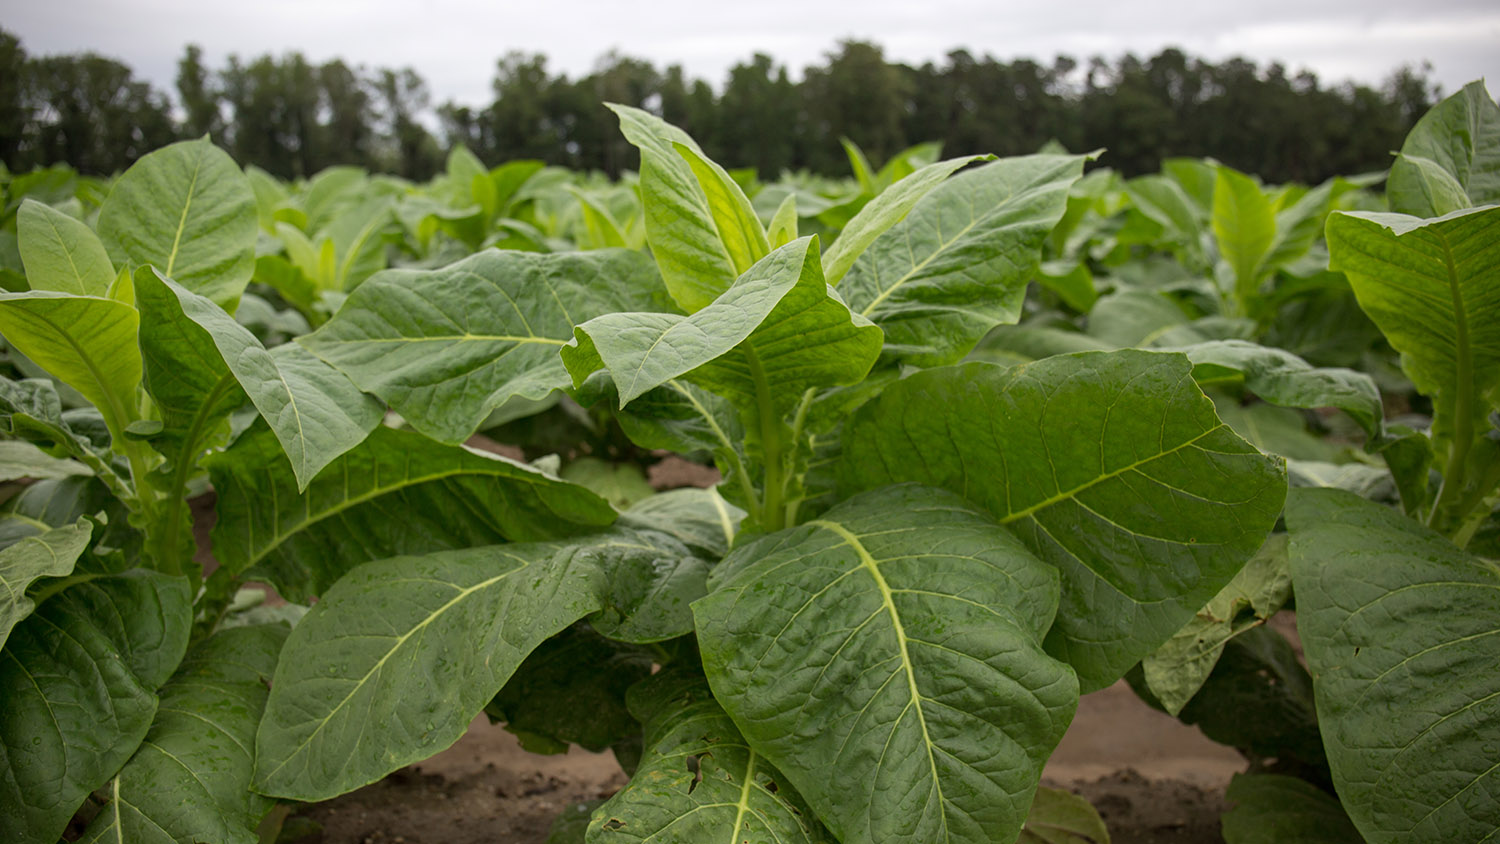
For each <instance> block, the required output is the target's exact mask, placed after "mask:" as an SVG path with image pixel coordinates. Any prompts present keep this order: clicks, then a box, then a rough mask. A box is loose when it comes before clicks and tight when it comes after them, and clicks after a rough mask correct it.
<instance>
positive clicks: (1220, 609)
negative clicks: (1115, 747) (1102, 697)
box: [1141, 533, 1292, 717]
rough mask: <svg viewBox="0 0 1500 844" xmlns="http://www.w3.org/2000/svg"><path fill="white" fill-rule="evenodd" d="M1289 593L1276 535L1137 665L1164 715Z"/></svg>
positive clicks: (1282, 543) (1281, 540)
mask: <svg viewBox="0 0 1500 844" xmlns="http://www.w3.org/2000/svg"><path fill="white" fill-rule="evenodd" d="M1291 593H1292V571H1291V567H1290V563H1289V562H1288V561H1287V546H1286V534H1284V533H1282V534H1276V535H1274V536H1272V537H1271V538H1270V539H1267V540H1266V544H1265V545H1263V546H1261V549H1260V551H1258V552H1256V554H1255V556H1253V557H1251V558H1250V562H1248V563H1246V564H1245V567H1244V568H1242V569H1240V571H1239V573H1238V574H1236V575H1235V576H1234V579H1233V580H1231V581H1229V585H1228V586H1225V587H1224V588H1223V589H1221V590H1219V594H1217V595H1215V596H1214V597H1213V598H1212V599H1211V600H1209V602H1208V603H1207V604H1206V605H1205V606H1204V607H1203V609H1201V610H1198V614H1197V615H1195V616H1193V618H1192V620H1191V621H1189V622H1188V623H1187V624H1185V625H1183V627H1182V629H1181V630H1178V631H1177V632H1176V633H1174V634H1172V638H1170V639H1168V640H1167V641H1166V644H1163V645H1162V646H1161V647H1159V648H1157V649H1156V651H1155V652H1153V653H1152V654H1151V655H1150V656H1147V657H1146V658H1145V659H1143V660H1141V667H1142V668H1143V669H1144V671H1145V675H1146V683H1147V685H1149V686H1150V687H1151V691H1152V693H1153V694H1155V695H1156V698H1157V700H1159V701H1160V702H1161V705H1162V708H1164V709H1166V710H1167V714H1168V715H1172V716H1174V717H1175V716H1176V715H1177V714H1178V713H1180V712H1182V708H1183V707H1184V706H1187V703H1188V701H1190V700H1192V699H1193V695H1195V694H1197V693H1198V689H1200V688H1202V686H1203V682H1204V681H1205V680H1207V679H1208V675H1209V674H1210V673H1211V672H1212V671H1213V670H1214V666H1215V665H1217V664H1218V662H1219V655H1220V654H1222V653H1223V652H1224V645H1225V644H1227V643H1228V642H1229V640H1230V639H1233V638H1234V637H1235V636H1238V635H1240V634H1242V633H1244V632H1245V631H1247V630H1250V629H1251V628H1254V627H1258V626H1260V625H1262V624H1264V623H1265V622H1266V620H1267V619H1269V618H1270V617H1271V616H1273V615H1275V614H1276V613H1277V611H1278V610H1280V609H1281V607H1282V605H1283V604H1285V603H1286V600H1287V598H1288V597H1290V596H1291Z"/></svg>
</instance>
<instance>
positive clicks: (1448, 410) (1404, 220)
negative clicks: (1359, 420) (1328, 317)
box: [1328, 207, 1500, 437]
mask: <svg viewBox="0 0 1500 844" xmlns="http://www.w3.org/2000/svg"><path fill="white" fill-rule="evenodd" d="M1328 253H1329V266H1331V267H1332V268H1333V269H1335V270H1339V271H1341V272H1343V273H1345V274H1347V275H1348V276H1349V284H1350V285H1351V286H1352V287H1353V288H1354V295H1355V297H1357V298H1358V299H1359V306H1360V307H1361V308H1363V309H1364V311H1365V313H1366V314H1369V316H1370V319H1371V320H1373V321H1374V322H1375V324H1376V325H1378V326H1379V327H1380V330H1381V331H1382V332H1383V333H1384V334H1385V337H1386V339H1387V340H1389V341H1390V343H1391V346H1393V347H1394V348H1395V349H1396V351H1398V352H1400V353H1401V366H1402V369H1403V370H1405V372H1406V374H1407V376H1408V377H1410V378H1411V380H1412V383H1413V384H1415V385H1416V387H1417V389H1418V390H1420V391H1421V392H1422V393H1423V394H1425V395H1428V396H1432V397H1433V401H1434V404H1435V405H1436V413H1437V417H1436V418H1435V419H1434V427H1435V430H1434V433H1435V434H1436V435H1437V436H1439V437H1445V436H1451V435H1452V433H1453V432H1454V430H1455V428H1457V426H1460V425H1464V424H1468V425H1470V426H1477V425H1482V421H1481V420H1482V418H1483V416H1484V414H1485V413H1486V412H1487V410H1486V407H1485V405H1486V403H1487V404H1488V405H1489V406H1491V407H1493V406H1495V405H1497V404H1500V392H1497V391H1500V319H1497V318H1496V317H1497V316H1500V285H1497V284H1495V283H1494V279H1495V274H1496V273H1497V272H1500V208H1493V207H1491V208H1481V209H1475V210H1471V211H1459V212H1455V213H1453V214H1450V215H1448V216H1446V217H1439V218H1437V219H1433V220H1420V219H1417V218H1416V217H1408V216H1405V215H1400V214H1382V213H1365V212H1358V213H1355V212H1350V213H1345V212H1339V213H1336V214H1334V215H1332V216H1331V217H1329V218H1328ZM1461 406H1466V407H1464V410H1460V409H1459V408H1460V407H1461ZM1459 415H1462V416H1464V417H1466V418H1464V419H1460V418H1458V416H1459ZM1481 430H1482V428H1481Z"/></svg>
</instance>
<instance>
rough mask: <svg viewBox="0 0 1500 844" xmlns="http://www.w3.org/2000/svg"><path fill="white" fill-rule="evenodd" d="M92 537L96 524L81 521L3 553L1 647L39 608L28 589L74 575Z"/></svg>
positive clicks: (0, 556) (0, 572) (0, 566)
mask: <svg viewBox="0 0 1500 844" xmlns="http://www.w3.org/2000/svg"><path fill="white" fill-rule="evenodd" d="M92 533H93V523H91V522H89V521H88V520H87V519H79V520H78V523H77V524H74V525H69V526H68V527H60V528H54V529H52V530H49V531H47V532H46V533H42V534H39V535H37V536H30V537H27V538H25V539H22V540H21V541H20V542H17V543H15V544H14V545H10V546H7V547H6V548H4V549H3V550H0V646H4V644H5V640H6V639H8V638H10V631H11V629H12V628H14V627H15V626H16V624H18V623H19V622H20V621H21V620H22V619H24V618H26V616H28V615H31V611H32V610H33V609H35V608H36V605H35V604H34V603H33V602H32V600H31V599H30V598H28V597H26V588H27V587H28V586H30V585H31V584H32V583H33V582H34V581H36V580H37V579H38V578H42V577H62V576H64V575H67V574H69V573H71V572H72V571H73V565H74V564H75V563H77V562H78V557H79V555H80V554H82V553H83V552H84V549H86V548H88V545H89V536H90V535H91V534H92Z"/></svg>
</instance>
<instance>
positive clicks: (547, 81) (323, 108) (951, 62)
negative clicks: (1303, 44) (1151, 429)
mask: <svg viewBox="0 0 1500 844" xmlns="http://www.w3.org/2000/svg"><path fill="white" fill-rule="evenodd" d="M176 89H177V90H176V96H175V98H174V97H172V96H169V95H168V94H167V93H166V92H163V91H161V90H159V89H157V88H155V87H154V86H152V85H151V84H149V83H148V82H146V81H144V80H141V79H138V78H137V77H136V76H135V75H134V73H133V72H132V70H131V69H130V68H129V67H127V66H126V65H124V64H122V63H121V62H119V61H116V60H114V59H110V58H106V57H103V56H99V55H97V54H94V53H83V54H75V55H59V56H39V57H31V56H28V55H27V54H26V51H25V49H24V48H23V46H22V44H21V42H20V40H19V39H18V38H16V37H15V36H14V35H12V34H10V33H8V32H5V31H4V30H0V159H3V161H4V163H5V165H6V166H7V167H8V168H10V169H11V171H13V172H16V171H23V170H28V169H30V168H32V167H36V166H43V165H49V164H54V163H62V162H66V163H68V164H70V165H72V166H73V167H75V168H77V169H79V170H80V171H83V172H87V173H95V174H109V173H113V172H118V171H120V170H123V169H124V168H125V167H128V166H129V165H130V164H131V162H133V161H134V160H136V159H137V158H139V157H140V156H142V155H144V154H146V153H147V152H150V151H151V150H153V149H156V148H157V147H160V146H162V145H164V144H167V143H170V142H172V141H174V140H177V139H180V138H189V137H200V136H202V135H204V134H208V135H210V136H212V137H213V139H214V141H215V142H217V143H218V144H219V145H220V146H223V147H224V148H225V149H227V150H229V151H230V152H231V153H232V154H233V155H234V156H235V158H236V159H237V160H239V161H240V162H241V163H242V164H254V165H256V166H258V167H261V168H263V169H265V170H267V171H269V172H271V173H273V174H275V175H277V176H280V177H282V178H286V179H291V178H297V177H302V176H308V175H310V174H312V173H315V172H317V171H319V170H321V169H323V168H325V167H329V166H332V165H337V164H352V165H357V166H361V167H365V168H369V169H372V170H377V171H382V172H388V173H394V174H397V175H401V176H406V177H408V178H413V179H426V178H429V177H431V176H432V175H433V174H434V173H436V172H437V171H438V170H439V169H440V168H441V167H442V162H443V159H444V157H445V155H446V152H447V150H449V149H451V148H453V147H454V146H456V145H458V144H463V145H465V146H467V147H468V148H469V149H470V150H471V151H473V152H474V153H475V154H477V155H478V156H479V157H480V158H481V159H483V160H484V161H486V162H488V163H489V164H491V165H494V164H498V163H499V162H502V161H507V160H511V159H516V158H535V159H540V160H543V161H546V162H547V163H549V164H559V165H563V166H567V167H572V168H576V169H585V170H602V171H605V172H607V173H609V174H611V175H618V174H619V172H620V171H621V170H623V169H628V168H632V167H634V166H635V163H636V157H635V152H634V150H633V148H632V147H630V145H629V144H628V143H626V142H625V140H624V139H623V138H622V137H621V136H620V134H619V132H618V130H617V128H616V121H615V119H614V116H613V115H612V114H611V113H610V112H609V111H608V110H607V109H605V108H604V107H603V106H602V103H604V102H620V103H625V104H628V105H635V106H640V107H643V108H647V109H650V110H652V111H654V112H656V113H658V114H660V115H662V116H663V117H664V118H666V119H667V120H668V121H671V122H673V123H676V124H678V125H680V126H681V127H682V128H683V129H685V130H686V131H688V132H689V133H690V134H692V135H693V136H694V137H695V138H697V139H698V140H699V142H700V143H701V144H702V145H703V147H704V148H705V151H706V152H708V154H709V155H710V156H712V157H713V158H714V159H716V160H719V161H724V162H726V163H728V164H731V165H733V166H741V167H754V168H756V169H757V170H759V172H760V173H761V174H762V175H763V176H765V177H767V178H775V177H776V176H777V175H778V174H780V173H781V172H782V171H783V170H803V169H805V170H808V171H811V172H814V173H820V174H825V175H830V176H843V175H847V174H848V173H849V164H848V162H847V160H846V158H845V156H844V153H843V150H842V148H841V146H840V144H839V139H840V138H849V139H852V140H854V141H855V142H856V143H858V144H859V145H860V146H861V147H863V148H864V150H865V151H866V153H867V154H868V155H869V157H870V159H871V160H872V161H874V162H875V163H876V164H877V165H878V164H879V163H880V161H883V160H884V159H885V158H886V157H888V156H890V155H892V154H894V153H895V152H897V151H899V150H901V149H903V148H905V147H907V146H910V145H912V144H915V143H919V142H923V141H941V142H942V143H943V147H944V153H945V154H947V155H957V154H962V153H972V152H993V153H997V154H1000V155H1015V154H1024V153H1028V152H1033V151H1035V150H1037V149H1039V148H1040V147H1042V146H1043V145H1045V144H1048V143H1050V142H1056V143H1060V144H1062V145H1063V146H1064V147H1066V148H1068V149H1071V150H1080V151H1081V150H1089V149H1095V148H1101V147H1102V148H1106V149H1107V150H1108V155H1107V157H1106V158H1105V159H1104V160H1105V162H1106V163H1108V164H1109V165H1110V166H1113V167H1115V168H1116V169H1119V170H1121V171H1123V172H1125V173H1126V174H1131V175H1134V174H1138V173H1145V172H1152V171H1155V170H1157V169H1158V167H1159V165H1160V162H1161V160H1162V159H1163V158H1165V157H1170V156H1195V157H1196V156H1211V157H1214V158H1217V159H1219V160H1220V161H1223V162H1224V163H1226V164H1230V165H1232V166H1234V167H1236V168H1239V169H1241V170H1245V171H1247V172H1253V173H1258V174H1260V175H1261V176H1262V177H1263V178H1265V179H1267V180H1269V181H1272V182H1283V181H1300V182H1307V183H1313V182H1318V181H1321V180H1323V179H1325V178H1327V177H1329V176H1332V175H1335V174H1352V173H1358V172H1364V171H1370V170H1379V169H1383V168H1384V167H1386V166H1387V165H1388V163H1389V156H1390V150H1393V149H1397V148H1399V147H1400V145H1401V140H1402V138H1403V137H1405V135H1406V133H1407V131H1408V130H1409V129H1410V128H1411V126H1412V124H1413V123H1414V122H1415V121H1416V119H1417V118H1418V117H1419V116H1421V115H1422V114H1423V113H1424V112H1425V111H1426V110H1427V108H1428V107H1429V106H1431V105H1432V104H1433V103H1435V102H1437V100H1438V99H1439V98H1440V96H1439V95H1440V93H1441V92H1440V90H1439V89H1438V88H1437V86H1436V85H1435V84H1433V83H1432V81H1431V80H1430V79H1429V77H1428V75H1427V71H1426V70H1425V69H1414V68H1411V67H1404V68H1400V69H1397V70H1395V71H1393V73H1392V74H1391V75H1390V77H1389V78H1388V79H1387V81H1386V82H1385V83H1384V84H1383V85H1381V86H1380V87H1378V88H1377V87H1370V86H1366V85H1360V84H1354V83H1342V84H1338V85H1325V84H1323V83H1322V82H1321V81H1320V80H1319V79H1318V77H1317V75H1316V74H1313V73H1311V72H1308V71H1303V72H1300V73H1296V74H1289V73H1288V71H1287V70H1286V68H1285V67H1283V66H1282V65H1280V64H1274V63H1273V64H1270V65H1268V66H1265V67H1262V66H1260V65H1258V64H1257V63H1255V62H1251V61H1247V60H1245V59H1239V58H1234V59H1229V60H1226V61H1221V62H1218V63H1214V62H1209V61H1206V60H1204V59H1200V58H1194V57H1190V56H1188V55H1186V54H1184V53H1183V52H1182V51H1180V50H1177V49H1171V48H1169V49H1165V50H1162V51H1161V52H1160V53H1158V54H1157V55H1155V56H1152V57H1150V58H1147V59H1140V58H1137V57H1136V56H1134V55H1125V56H1122V57H1119V58H1116V59H1114V60H1112V61H1111V60H1106V59H1104V58H1102V57H1095V58H1092V59H1090V60H1089V61H1088V62H1087V63H1085V64H1080V63H1079V62H1077V61H1076V60H1074V59H1072V58H1069V57H1066V56H1059V57H1057V58H1056V59H1055V60H1054V61H1053V62H1052V63H1051V64H1050V65H1046V64H1041V63H1038V62H1035V61H1032V60H1029V59H1018V60H1015V61H1011V62H1005V61H1001V60H998V59H995V58H993V57H991V56H975V55H973V54H971V53H970V52H968V51H966V50H955V51H953V52H951V53H949V54H948V55H947V56H946V57H945V59H944V60H943V61H942V62H940V63H934V62H929V63H926V64H923V65H921V66H920V67H912V66H909V65H904V64H900V63H897V62H891V61H888V60H887V59H886V57H885V55H884V53H883V51H882V49H881V48H880V47H879V46H878V45H876V44H872V43H868V42H864V41H844V42H841V43H840V44H838V45H837V46H836V47H835V48H834V49H833V50H831V51H830V52H829V53H827V54H826V56H825V61H824V62H823V63H822V64H817V65H813V66H811V67H808V68H805V69H804V72H803V74H802V78H801V79H800V80H797V81H793V79H792V77H791V75H790V73H789V71H788V69H787V67H786V66H785V65H782V64H777V63H776V62H775V61H774V60H773V59H772V58H771V57H770V56H767V55H763V54H756V55H754V56H753V57H751V58H750V59H749V60H747V61H744V62H741V63H739V64H737V65H735V66H734V67H733V68H732V69H731V70H730V72H729V75H728V78H727V80H726V81H725V82H724V84H723V85H722V87H721V89H720V90H715V89H714V88H713V87H712V86H710V85H709V84H708V83H707V82H705V81H704V80H702V79H690V78H688V77H687V75H686V74H685V73H684V72H683V69H682V68H681V66H678V65H672V66H669V67H667V68H666V69H665V70H661V69H659V68H657V67H656V66H655V65H653V64H652V63H650V62H648V61H644V60H641V59H637V58H632V57H629V56H625V55H621V54H619V53H615V52H611V53H608V54H606V55H604V56H603V57H601V58H600V59H599V60H598V62H597V64H596V66H595V68H594V69H593V71H592V72H591V73H588V74H586V75H584V76H581V77H579V78H576V79H570V78H569V77H568V76H567V75H566V74H562V73H555V72H553V71H551V70H549V69H548V67H547V59H546V57H545V56H542V55H540V54H533V53H520V52H512V53H509V54H507V55H505V56H504V57H502V58H500V59H499V60H498V62H497V64H496V69H495V75H494V78H493V81H492V91H493V94H494V99H493V100H492V102H491V103H490V104H489V105H487V106H483V107H476V106H469V105H460V104H457V103H453V102H445V103H442V104H440V105H437V106H435V107H434V106H433V104H432V97H431V93H430V91H429V89H428V87H427V84H426V83H425V81H424V80H423V79H422V77H421V76H420V75H419V74H418V73H417V72H416V71H415V70H413V69H411V68H399V69H392V68H374V69H370V68H366V67H363V66H350V65H348V64H346V63H345V62H343V61H341V60H333V61H329V62H324V63H322V64H317V63H313V62H310V61H308V60H307V58H306V57H304V56H303V55H302V54H301V53H297V52H291V53H286V54H283V55H281V56H276V55H272V54H265V55H261V56H259V57H256V58H253V59H249V60H241V59H240V58H239V57H238V56H233V55H232V56H230V57H229V58H228V59H227V61H226V62H225V64H224V65H223V66H221V67H218V68H210V67H208V66H207V65H206V64H205V63H204V60H203V54H202V50H201V49H200V48H198V47H196V46H191V45H190V46H188V47H186V48H185V50H184V52H183V55H182V57H181V59H180V60H179V62H178V73H177V79H176ZM429 126H431V127H433V128H429ZM434 129H435V131H434Z"/></svg>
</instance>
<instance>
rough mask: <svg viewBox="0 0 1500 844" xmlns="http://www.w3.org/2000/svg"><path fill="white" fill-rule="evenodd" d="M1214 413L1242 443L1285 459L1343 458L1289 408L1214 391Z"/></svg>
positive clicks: (1336, 446)
mask: <svg viewBox="0 0 1500 844" xmlns="http://www.w3.org/2000/svg"><path fill="white" fill-rule="evenodd" d="M1213 399H1214V408H1215V410H1214V412H1215V413H1217V414H1218V415H1219V419H1220V420H1222V421H1223V422H1224V424H1225V425H1228V426H1229V427H1230V428H1231V429H1233V430H1234V432H1235V433H1236V434H1238V435H1240V436H1241V437H1243V438H1244V439H1245V441H1246V442H1248V443H1250V444H1251V445H1253V446H1255V447H1256V448H1258V449H1260V450H1261V451H1263V452H1265V453H1266V454H1275V455H1277V456H1280V457H1285V458H1287V459H1288V460H1311V461H1319V462H1332V461H1335V460H1341V459H1347V455H1346V452H1347V451H1348V450H1349V449H1348V446H1340V445H1339V444H1337V443H1334V442H1331V441H1329V440H1328V439H1327V438H1325V437H1322V436H1319V435H1318V434H1315V433H1313V432H1312V431H1310V430H1308V427H1307V416H1306V414H1304V413H1302V412H1301V411H1298V410H1293V409H1291V408H1289V407H1277V406H1276V405H1272V404H1265V403H1264V402H1255V403H1253V404H1241V403H1240V398H1239V397H1238V396H1234V395H1229V394H1226V393H1223V392H1215V393H1214V394H1213Z"/></svg>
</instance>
